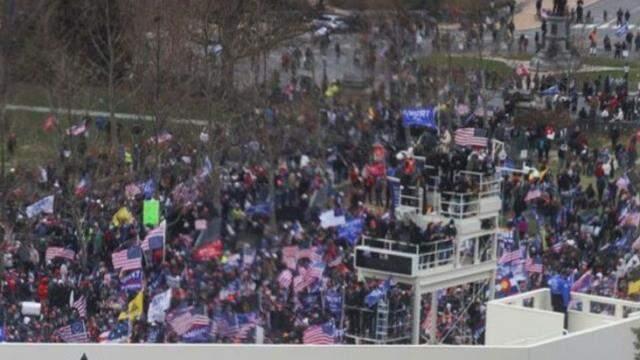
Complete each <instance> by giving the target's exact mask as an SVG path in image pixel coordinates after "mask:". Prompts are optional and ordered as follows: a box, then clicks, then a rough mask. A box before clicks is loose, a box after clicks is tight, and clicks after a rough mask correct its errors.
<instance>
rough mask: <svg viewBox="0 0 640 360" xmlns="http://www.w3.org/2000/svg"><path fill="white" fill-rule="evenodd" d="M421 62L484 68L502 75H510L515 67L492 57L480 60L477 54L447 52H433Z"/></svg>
mask: <svg viewBox="0 0 640 360" xmlns="http://www.w3.org/2000/svg"><path fill="white" fill-rule="evenodd" d="M420 61H421V62H423V63H425V64H428V65H431V66H436V67H437V68H441V69H446V68H447V67H449V63H451V66H452V67H454V68H456V67H458V68H459V67H461V68H463V69H479V68H484V69H485V70H486V71H489V72H495V73H497V74H498V76H500V77H505V76H509V75H511V74H512V73H513V69H511V68H510V67H509V66H508V65H507V64H505V63H503V62H501V61H496V60H490V59H482V60H480V59H479V58H478V57H477V56H460V55H452V56H451V58H449V56H447V55H446V54H440V53H438V54H432V55H429V56H427V57H424V58H422V59H421V60H420Z"/></svg>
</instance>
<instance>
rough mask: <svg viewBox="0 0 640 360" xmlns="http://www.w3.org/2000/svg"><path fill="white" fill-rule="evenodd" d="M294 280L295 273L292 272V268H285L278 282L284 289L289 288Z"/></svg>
mask: <svg viewBox="0 0 640 360" xmlns="http://www.w3.org/2000/svg"><path fill="white" fill-rule="evenodd" d="M292 281H293V275H292V274H291V270H289V269H284V270H282V272H281V273H280V275H279V276H278V284H280V287H281V288H283V289H288V288H289V287H290V286H291V282H292Z"/></svg>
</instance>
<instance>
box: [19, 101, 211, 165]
mask: <svg viewBox="0 0 640 360" xmlns="http://www.w3.org/2000/svg"><path fill="white" fill-rule="evenodd" d="M7 116H8V119H9V123H10V131H11V132H14V133H15V134H16V138H17V147H16V151H15V154H14V155H13V156H12V157H9V158H8V159H7V160H8V162H7V165H8V166H9V167H16V166H19V167H24V166H26V167H29V168H32V167H35V166H38V165H42V164H45V163H46V162H47V161H51V160H54V159H57V157H58V156H59V154H58V152H59V149H60V146H61V145H62V142H63V140H64V139H65V138H67V139H69V138H68V137H67V136H65V135H64V131H65V129H67V128H68V127H69V126H71V123H70V122H69V121H68V120H65V119H60V120H59V124H58V128H57V129H56V130H54V131H53V132H51V133H46V132H45V131H44V130H43V129H42V124H43V121H44V119H45V118H46V117H47V115H46V114H41V113H34V112H27V111H10V112H7ZM73 121H76V120H75V119H74V120H73ZM136 124H138V125H141V128H142V134H141V135H139V136H135V135H133V133H132V132H131V129H132V127H133V126H135V125H136ZM165 128H166V129H167V130H169V131H171V132H172V133H173V134H174V135H175V136H176V137H177V139H178V141H179V142H180V143H183V144H187V143H189V144H197V143H198V142H199V140H198V136H199V134H200V130H201V129H200V127H197V126H185V125H184V124H175V123H168V124H167V125H166V126H165ZM153 134H154V123H153V122H149V121H146V122H142V121H136V120H127V121H126V123H124V128H123V130H122V132H121V137H122V138H121V141H122V142H123V144H124V145H125V146H126V147H127V148H129V149H131V147H132V145H133V144H134V143H136V142H144V141H146V140H147V139H149V138H150V137H152V136H153ZM73 139H77V138H72V141H73ZM87 146H88V148H89V149H105V148H106V147H107V146H108V143H107V133H106V132H105V131H99V130H98V129H97V128H96V127H95V126H91V127H90V128H89V137H88V139H87Z"/></svg>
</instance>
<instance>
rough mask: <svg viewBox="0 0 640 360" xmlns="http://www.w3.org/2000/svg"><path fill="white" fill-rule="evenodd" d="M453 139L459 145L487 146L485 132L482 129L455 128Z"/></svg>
mask: <svg viewBox="0 0 640 360" xmlns="http://www.w3.org/2000/svg"><path fill="white" fill-rule="evenodd" d="M454 141H455V142H456V145H460V146H480V147H486V146H487V141H488V139H487V133H486V131H485V130H483V129H476V128H462V129H458V130H456V133H455V138H454Z"/></svg>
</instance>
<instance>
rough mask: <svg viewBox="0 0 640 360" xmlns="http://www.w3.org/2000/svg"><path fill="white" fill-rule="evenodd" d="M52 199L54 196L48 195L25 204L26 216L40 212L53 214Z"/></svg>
mask: <svg viewBox="0 0 640 360" xmlns="http://www.w3.org/2000/svg"><path fill="white" fill-rule="evenodd" d="M53 200H54V196H53V195H50V196H47V197H45V198H42V199H40V200H38V201H36V202H35V203H33V204H31V205H29V206H27V211H26V212H27V217H28V218H32V217H34V216H37V215H40V214H41V213H45V214H53Z"/></svg>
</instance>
